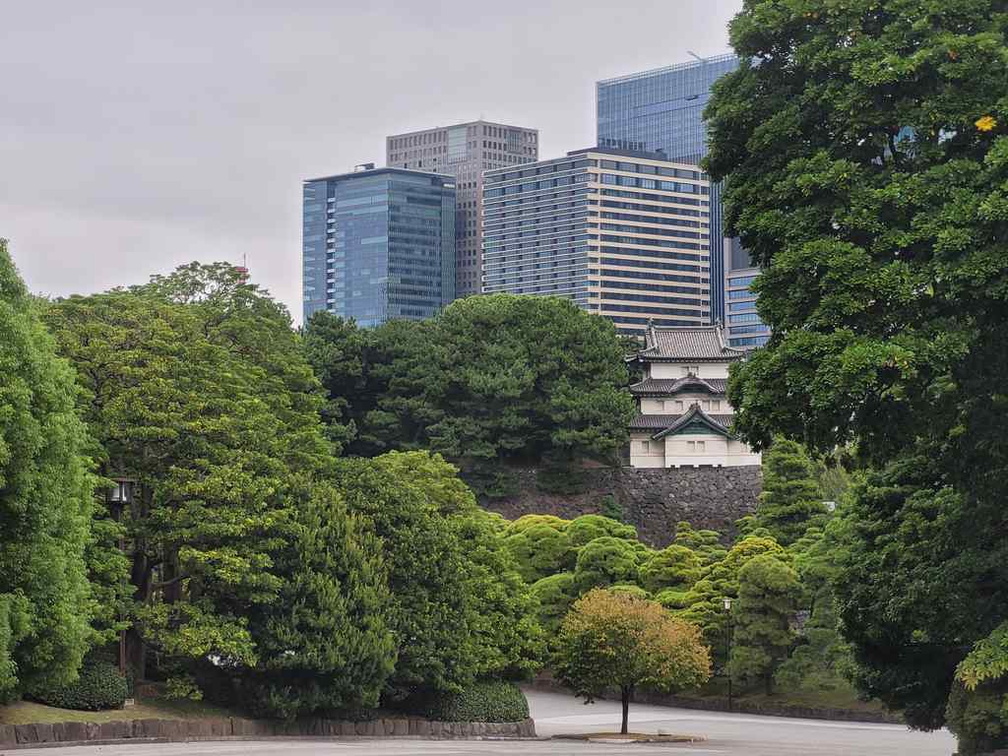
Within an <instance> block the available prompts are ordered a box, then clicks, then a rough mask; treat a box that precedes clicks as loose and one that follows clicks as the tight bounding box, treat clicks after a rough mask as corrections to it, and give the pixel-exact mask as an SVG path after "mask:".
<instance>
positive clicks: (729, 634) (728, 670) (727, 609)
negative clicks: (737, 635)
mask: <svg viewBox="0 0 1008 756" xmlns="http://www.w3.org/2000/svg"><path fill="white" fill-rule="evenodd" d="M722 604H723V605H724V610H725V613H727V615H728V632H727V633H726V634H725V674H726V676H727V677H728V711H731V710H732V689H731V650H732V649H731V647H732V626H731V605H732V600H731V598H730V597H728V596H725V597H724V598H723V599H722Z"/></svg>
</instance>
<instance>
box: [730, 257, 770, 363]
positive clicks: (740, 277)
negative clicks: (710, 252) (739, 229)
mask: <svg viewBox="0 0 1008 756" xmlns="http://www.w3.org/2000/svg"><path fill="white" fill-rule="evenodd" d="M725 269H726V270H727V275H726V279H725V284H726V285H725V293H726V295H727V299H728V303H727V310H728V312H727V313H726V315H725V321H724V328H725V338H726V339H727V341H728V346H733V347H737V348H739V349H755V348H756V347H761V346H763V345H764V344H766V342H767V339H769V338H770V329H769V328H767V326H766V325H764V324H763V321H762V320H760V316H759V313H757V312H756V295H755V294H753V292H752V291H750V288H749V287H750V286H751V285H752V282H753V281H755V280H756V277H757V276H759V273H760V271H759V268H755V267H753V264H752V261H751V260H750V259H749V254H748V253H747V252H746V251H745V249H744V248H743V247H742V245H741V244H739V242H738V239H729V240H728V241H727V248H726V249H725Z"/></svg>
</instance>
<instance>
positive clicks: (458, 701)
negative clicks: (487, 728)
mask: <svg viewBox="0 0 1008 756" xmlns="http://www.w3.org/2000/svg"><path fill="white" fill-rule="evenodd" d="M412 708H413V710H414V712H415V713H416V714H419V715H421V716H423V717H425V718H427V719H432V720H435V721H439V722H521V721H522V720H524V719H528V716H529V707H528V701H527V700H526V699H525V694H524V693H522V692H521V690H520V689H519V688H518V686H517V685H515V684H514V683H511V682H505V681H503V680H483V681H480V682H475V683H472V684H471V685H468V686H467V687H466V688H465V689H464V690H463V691H462V692H461V693H433V694H430V695H428V696H425V697H424V698H423V700H421V701H418V702H417V704H416V705H415V706H413V707H412Z"/></svg>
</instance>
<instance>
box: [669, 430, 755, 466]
mask: <svg viewBox="0 0 1008 756" xmlns="http://www.w3.org/2000/svg"><path fill="white" fill-rule="evenodd" d="M690 441H693V442H694V445H693V446H690V444H689V442H690ZM697 441H703V443H704V448H703V450H702V451H701V450H699V449H698V448H697V447H696V445H695V442H697ZM760 463H761V459H760V455H759V454H757V453H755V452H753V451H752V449H750V448H749V447H748V446H747V445H746V444H744V443H742V442H741V441H738V440H736V439H731V438H726V437H724V436H719V435H717V434H713V433H711V434H683V435H679V436H676V435H672V436H666V437H665V466H666V467H682V466H699V465H713V466H716V467H739V466H743V465H758V464H760Z"/></svg>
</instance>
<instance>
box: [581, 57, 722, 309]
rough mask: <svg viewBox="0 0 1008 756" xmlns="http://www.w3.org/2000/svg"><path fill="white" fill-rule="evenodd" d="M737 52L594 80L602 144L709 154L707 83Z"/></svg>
mask: <svg viewBox="0 0 1008 756" xmlns="http://www.w3.org/2000/svg"><path fill="white" fill-rule="evenodd" d="M738 64H739V59H738V58H737V57H736V56H735V55H731V54H729V55H717V56H714V57H711V58H702V59H698V60H695V61H690V62H688V63H680V64H677V65H672V66H666V67H665V68H657V69H654V70H652V71H643V72H641V73H635V74H630V75H628V76H620V77H618V78H615V79H607V80H605V81H600V82H598V83H597V84H596V96H597V99H596V115H597V120H598V143H599V146H601V147H612V148H616V149H632V150H646V151H650V152H662V153H664V154H665V155H666V157H667V158H668V159H669V160H672V161H680V162H687V163H699V161H700V160H701V158H703V157H704V156H706V154H707V127H706V124H705V123H704V119H703V111H704V108H706V107H707V103H708V101H709V100H710V93H711V86H712V85H713V84H714V82H715V81H717V80H718V79H719V78H721V77H722V76H724V75H725V74H726V73H730V72H731V71H734V70H735V69H736V68H738ZM722 226H723V224H722V210H721V187H720V185H719V184H713V185H712V186H711V224H710V235H711V237H710V246H711V281H712V286H711V319H712V320H713V321H719V320H720V321H723V320H724V315H725V306H724V305H725V296H724V284H723V277H724V269H723V268H722V260H723V250H724V238H723V230H722Z"/></svg>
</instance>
